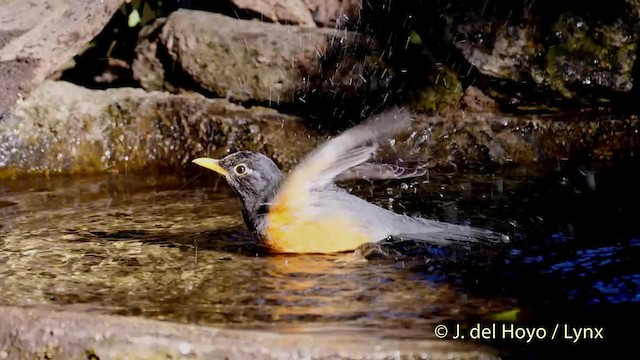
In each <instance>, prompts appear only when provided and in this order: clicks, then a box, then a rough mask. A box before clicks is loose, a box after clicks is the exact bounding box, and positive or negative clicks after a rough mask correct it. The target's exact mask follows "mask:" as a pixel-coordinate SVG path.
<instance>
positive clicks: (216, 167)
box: [193, 158, 229, 176]
mask: <svg viewBox="0 0 640 360" xmlns="http://www.w3.org/2000/svg"><path fill="white" fill-rule="evenodd" d="M193 162H194V163H195V164H196V165H200V166H202V167H204V168H207V169H209V170H213V171H215V172H217V173H218V174H220V175H224V176H227V175H229V172H228V171H227V170H225V169H223V168H222V166H220V160H216V159H210V158H197V159H195V160H193Z"/></svg>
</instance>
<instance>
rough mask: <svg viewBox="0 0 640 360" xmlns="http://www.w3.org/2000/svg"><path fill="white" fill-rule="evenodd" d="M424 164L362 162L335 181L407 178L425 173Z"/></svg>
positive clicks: (425, 167)
mask: <svg viewBox="0 0 640 360" xmlns="http://www.w3.org/2000/svg"><path fill="white" fill-rule="evenodd" d="M427 171H429V169H427V166H426V165H419V166H415V167H412V168H410V167H403V166H399V165H395V164H379V163H364V164H359V165H356V166H354V167H352V168H350V169H348V170H346V171H344V172H342V173H341V174H339V175H338V176H336V178H335V181H347V180H359V179H363V180H387V179H407V178H412V177H418V176H422V175H424V174H426V173H427Z"/></svg>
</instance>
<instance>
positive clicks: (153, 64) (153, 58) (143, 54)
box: [131, 18, 176, 92]
mask: <svg viewBox="0 0 640 360" xmlns="http://www.w3.org/2000/svg"><path fill="white" fill-rule="evenodd" d="M166 20H167V19H166V18H159V19H156V20H155V21H154V22H153V23H152V24H150V25H148V26H145V27H144V28H142V30H140V33H139V34H138V43H137V45H136V49H135V52H136V58H135V61H134V62H133V64H132V65H131V66H132V71H133V77H134V79H136V80H137V81H138V82H139V83H140V85H141V86H142V87H143V88H145V89H149V90H167V91H169V92H175V91H176V88H175V87H174V86H173V85H171V83H170V82H168V81H165V78H166V75H165V71H164V67H163V64H162V61H161V60H160V59H161V58H162V57H163V56H164V54H163V53H162V51H161V50H160V49H158V45H159V44H158V36H159V35H160V32H161V31H162V26H164V24H165V23H166Z"/></svg>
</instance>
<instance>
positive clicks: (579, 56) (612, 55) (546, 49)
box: [448, 2, 638, 102]
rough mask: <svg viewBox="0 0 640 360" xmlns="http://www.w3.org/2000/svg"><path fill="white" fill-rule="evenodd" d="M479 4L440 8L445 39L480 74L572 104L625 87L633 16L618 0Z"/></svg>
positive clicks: (632, 56) (629, 82)
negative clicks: (580, 4)
mask: <svg viewBox="0 0 640 360" xmlns="http://www.w3.org/2000/svg"><path fill="white" fill-rule="evenodd" d="M480 5H482V4H480ZM501 7H504V8H503V9H501ZM505 9H509V11H507V10H505ZM479 10H480V9H479V8H477V7H476V8H472V7H470V8H468V9H467V10H466V11H461V12H460V13H456V14H455V15H454V16H451V15H452V13H448V14H449V15H448V16H451V17H450V18H449V21H450V23H449V25H450V27H449V29H448V30H449V34H450V36H449V38H448V40H450V41H455V44H456V47H457V48H458V49H459V50H461V51H462V54H463V55H464V57H465V58H466V60H467V61H469V63H471V64H473V65H474V66H475V67H476V68H477V69H478V70H479V71H480V72H481V73H482V74H484V75H487V76H490V77H494V78H498V79H505V80H510V81H513V82H514V83H519V82H529V83H530V86H531V87H541V89H543V90H544V89H547V90H551V91H552V94H554V95H555V96H557V97H559V98H560V99H564V100H571V101H577V102H580V101H581V100H582V99H580V98H579V97H580V95H582V94H585V93H586V94H598V95H604V96H605V97H609V98H611V97H615V96H616V94H617V93H628V92H630V91H631V89H632V87H633V72H632V70H633V66H634V63H635V61H636V41H635V40H634V39H635V38H636V37H637V34H636V32H637V30H636V29H634V27H633V24H635V23H637V20H638V16H637V15H635V14H633V12H631V11H630V9H629V8H628V7H625V6H624V4H623V3H622V2H620V3H617V2H616V3H615V4H605V3H598V4H594V5H590V6H588V7H585V8H582V9H577V8H576V9H572V8H566V7H564V6H562V5H560V6H558V7H551V6H549V4H546V3H544V4H539V5H536V6H531V7H527V8H524V9H515V8H511V7H509V5H508V4H502V2H497V3H493V4H490V5H487V6H486V7H485V8H484V9H483V11H479ZM603 91H604V93H603ZM508 96H509V95H507V97H508ZM526 100H527V99H520V100H519V101H523V102H526ZM509 101H513V99H509Z"/></svg>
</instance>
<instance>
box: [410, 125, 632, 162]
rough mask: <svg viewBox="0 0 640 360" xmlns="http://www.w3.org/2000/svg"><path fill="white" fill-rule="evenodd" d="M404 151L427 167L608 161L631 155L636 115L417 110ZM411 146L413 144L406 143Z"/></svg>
mask: <svg viewBox="0 0 640 360" xmlns="http://www.w3.org/2000/svg"><path fill="white" fill-rule="evenodd" d="M416 123H417V124H416V126H415V128H414V131H415V132H414V133H413V134H412V135H411V136H410V137H409V138H408V139H409V140H408V141H407V142H406V144H410V145H403V146H408V149H407V150H405V152H406V153H411V152H413V153H416V152H417V153H419V154H420V155H419V156H418V157H422V159H425V158H428V159H429V162H430V164H431V165H432V166H436V167H446V166H447V165H454V166H473V167H476V166H485V165H491V164H509V163H511V164H532V163H541V164H553V163H554V162H555V163H557V162H558V161H560V160H578V161H580V160H585V159H589V160H610V159H614V158H617V157H630V156H633V155H634V153H635V152H637V151H638V150H639V148H640V146H639V144H638V143H637V142H636V141H635V139H634V137H633V136H629V134H635V133H638V132H640V121H638V119H637V118H635V117H634V118H631V119H612V118H593V119H580V120H577V119H572V118H569V116H567V115H559V116H555V117H552V116H534V115H531V116H510V115H504V114H502V115H500V114H496V113H494V112H461V113H457V114H448V115H442V116H424V115H419V116H418V117H417V118H416ZM412 146H413V149H411V148H410V147H412Z"/></svg>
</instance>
